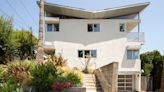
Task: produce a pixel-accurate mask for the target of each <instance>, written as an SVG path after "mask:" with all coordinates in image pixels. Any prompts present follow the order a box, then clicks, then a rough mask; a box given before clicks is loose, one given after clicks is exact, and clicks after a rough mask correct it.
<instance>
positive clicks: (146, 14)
mask: <svg viewBox="0 0 164 92" xmlns="http://www.w3.org/2000/svg"><path fill="white" fill-rule="evenodd" d="M7 1H9V2H7ZM36 1H37V0H0V10H2V11H4V12H5V13H6V14H7V15H8V16H12V18H13V25H14V28H17V29H19V28H24V29H29V27H32V28H33V31H34V32H33V33H34V35H35V36H38V18H39V7H38V6H37V5H36ZM45 1H46V2H50V3H56V4H61V5H67V6H72V7H79V8H84V9H87V10H101V9H104V8H113V7H119V6H124V5H130V4H136V3H143V2H150V3H151V4H150V6H148V7H147V8H146V9H145V10H144V11H143V12H142V13H141V14H140V17H141V20H142V22H141V28H140V29H141V30H140V31H142V32H145V45H144V46H143V47H142V50H141V52H146V51H151V50H159V51H160V52H161V53H162V54H163V53H164V29H163V27H164V18H163V17H164V10H163V9H164V0H45ZM22 3H23V4H24V5H22ZM11 7H12V8H11ZM25 8H27V9H25ZM14 9H15V10H16V12H17V13H15V10H14ZM27 10H28V11H29V13H28V11H27ZM6 14H4V13H2V12H1V11H0V15H4V16H6ZM31 16H32V18H31Z"/></svg>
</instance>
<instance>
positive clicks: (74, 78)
mask: <svg viewBox="0 0 164 92" xmlns="http://www.w3.org/2000/svg"><path fill="white" fill-rule="evenodd" d="M66 79H67V81H71V82H72V84H73V85H74V86H77V85H79V84H80V83H81V78H80V76H78V74H76V73H74V72H69V73H68V74H67V75H66Z"/></svg>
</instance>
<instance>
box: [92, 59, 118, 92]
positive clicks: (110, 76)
mask: <svg viewBox="0 0 164 92" xmlns="http://www.w3.org/2000/svg"><path fill="white" fill-rule="evenodd" d="M95 74H96V77H97V78H98V80H99V82H100V85H101V87H102V89H103V91H104V92H117V80H118V62H113V63H110V64H108V65H105V66H103V67H101V68H99V69H97V70H95Z"/></svg>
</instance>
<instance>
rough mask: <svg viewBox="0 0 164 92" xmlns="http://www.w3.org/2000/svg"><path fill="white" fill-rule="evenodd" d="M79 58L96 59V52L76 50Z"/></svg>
mask: <svg viewBox="0 0 164 92" xmlns="http://www.w3.org/2000/svg"><path fill="white" fill-rule="evenodd" d="M78 57H79V58H96V57H97V50H78Z"/></svg>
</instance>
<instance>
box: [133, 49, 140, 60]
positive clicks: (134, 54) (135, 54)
mask: <svg viewBox="0 0 164 92" xmlns="http://www.w3.org/2000/svg"><path fill="white" fill-rule="evenodd" d="M138 58H139V50H134V51H133V59H138Z"/></svg>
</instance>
